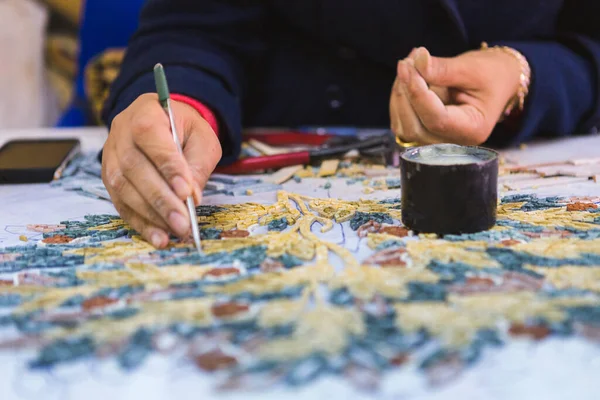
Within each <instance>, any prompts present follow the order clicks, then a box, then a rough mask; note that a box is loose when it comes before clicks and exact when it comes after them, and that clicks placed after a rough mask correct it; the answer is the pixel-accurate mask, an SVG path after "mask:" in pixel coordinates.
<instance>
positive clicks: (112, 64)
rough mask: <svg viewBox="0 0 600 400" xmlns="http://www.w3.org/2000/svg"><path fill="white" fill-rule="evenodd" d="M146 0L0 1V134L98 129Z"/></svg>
mask: <svg viewBox="0 0 600 400" xmlns="http://www.w3.org/2000/svg"><path fill="white" fill-rule="evenodd" d="M144 1H145V0H0V51H1V53H0V54H1V58H0V60H1V62H0V129H3V128H4V129H6V128H35V127H52V126H59V127H72V126H88V125H98V124H100V120H99V113H100V110H101V105H102V103H103V102H104V99H105V98H106V96H107V94H108V88H109V86H110V83H111V82H112V80H113V79H114V78H115V77H116V75H117V72H118V68H119V65H120V62H121V59H122V56H123V52H124V48H125V46H126V45H127V42H128V40H129V38H130V37H131V35H132V34H133V32H134V31H135V29H136V27H137V19H138V15H139V12H140V9H141V7H142V5H143V3H144Z"/></svg>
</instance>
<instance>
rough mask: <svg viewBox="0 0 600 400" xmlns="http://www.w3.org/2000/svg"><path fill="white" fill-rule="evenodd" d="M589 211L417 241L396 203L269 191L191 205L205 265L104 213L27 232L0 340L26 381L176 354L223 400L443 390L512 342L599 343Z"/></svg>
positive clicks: (596, 235) (512, 212) (0, 261)
mask: <svg viewBox="0 0 600 400" xmlns="http://www.w3.org/2000/svg"><path fill="white" fill-rule="evenodd" d="M340 168H341V169H344V168H347V169H350V168H351V166H344V165H340ZM309 172H310V173H312V174H314V173H315V171H314V170H311V171H308V170H307V171H305V174H308V173H309ZM340 173H344V174H348V176H350V177H351V178H350V179H356V180H357V181H359V180H362V181H365V182H366V180H364V179H360V177H356V176H352V174H351V173H350V171H341V172H340V171H338V174H340ZM224 179H225V178H224ZM255 183H256V182H255ZM234 184H236V185H243V184H244V182H234ZM390 184H395V183H394V182H391V183H390V182H388V183H387V185H388V186H389V185H390ZM594 201H595V200H594V199H583V198H582V199H578V198H570V199H568V200H563V199H560V198H537V197H534V196H529V195H527V196H525V195H519V196H511V197H505V198H503V199H502V201H501V204H500V206H499V213H498V223H497V226H496V227H494V228H493V229H491V230H489V231H486V232H481V233H477V234H470V235H448V236H445V237H428V236H414V235H412V233H411V232H410V231H408V229H407V228H405V227H403V226H401V224H400V223H399V221H400V219H401V202H400V199H398V198H391V199H387V200H379V201H373V200H357V201H344V200H337V199H319V198H310V197H307V196H301V195H297V194H294V193H287V192H282V191H281V192H278V194H277V201H276V202H274V203H273V204H256V203H243V204H235V205H221V206H201V207H198V208H197V218H198V221H199V222H200V223H201V226H202V230H201V234H202V238H203V239H204V241H203V248H204V252H203V254H201V255H200V254H198V253H197V252H196V251H194V249H193V247H192V245H191V244H189V243H184V242H179V241H177V240H172V241H171V243H170V244H169V246H168V248H167V249H163V250H156V249H154V248H153V247H152V246H150V245H149V244H148V243H146V242H144V241H143V240H142V239H141V238H140V237H139V236H138V235H137V233H136V232H134V231H132V230H131V229H130V228H129V227H128V226H127V224H126V223H125V222H124V221H122V220H121V219H120V218H118V217H116V216H112V215H92V216H87V217H86V218H84V219H83V220H81V221H56V224H55V225H35V224H32V225H30V229H31V230H33V231H36V232H41V233H43V238H42V240H40V241H39V242H32V241H29V242H27V243H26V244H23V245H22V246H17V247H7V248H2V249H0V274H1V275H0V277H1V279H0V309H2V311H3V314H2V317H0V337H3V336H2V335H1V334H2V333H3V332H4V331H7V332H9V331H10V332H16V333H17V335H19V336H18V337H17V338H15V339H11V340H17V341H18V343H20V344H19V348H20V349H24V350H26V351H30V352H31V354H35V356H33V357H32V358H31V359H30V360H29V364H28V366H27V367H28V368H32V369H40V368H43V369H52V368H55V367H58V366H60V365H62V364H67V363H77V362H79V361H81V360H84V359H85V360H92V361H93V360H95V359H96V358H100V357H104V358H106V357H108V358H113V359H114V360H115V361H116V362H117V363H118V365H119V366H120V368H122V369H123V370H125V371H127V370H134V369H136V368H139V367H140V366H142V365H144V364H145V363H146V361H147V359H148V358H149V356H151V355H152V354H154V353H163V354H168V353H169V351H170V349H172V348H173V346H175V345H176V346H177V347H178V348H181V349H183V350H184V351H181V352H179V353H178V354H180V355H179V356H178V357H183V358H184V361H185V362H188V363H189V364H190V365H192V366H194V367H195V368H197V369H198V373H199V374H216V375H218V376H219V377H221V378H223V377H224V378H225V379H224V380H222V379H216V378H215V381H214V384H215V387H218V388H221V389H222V388H229V389H235V390H246V389H249V388H257V387H259V388H267V387H269V386H272V385H287V386H291V387H303V386H306V385H309V384H310V383H311V382H315V381H316V380H318V379H320V378H321V377H325V376H328V375H336V376H339V377H341V378H342V379H347V380H349V381H351V382H350V383H352V384H354V385H355V387H356V388H357V389H359V390H371V391H374V390H377V388H378V386H379V383H380V380H381V379H382V377H383V376H384V375H385V374H386V373H387V372H388V371H391V370H395V369H402V368H409V367H408V366H411V368H414V367H417V368H419V369H420V370H421V371H422V373H423V374H424V376H425V377H426V378H427V380H428V381H429V382H430V384H431V385H440V384H443V383H446V382H447V381H448V380H450V379H453V378H455V377H456V376H458V375H459V374H460V373H461V372H462V371H464V369H466V368H469V367H470V366H472V365H474V364H476V363H477V361H478V360H479V358H480V357H481V354H482V352H483V351H484V350H485V348H487V347H501V346H503V345H504V344H505V343H507V342H510V341H511V340H532V341H540V340H545V339H546V338H551V337H568V336H572V335H578V336H580V337H583V338H585V339H586V340H590V341H593V342H598V341H600V339H598V338H600V333H598V332H600V286H599V285H598V284H597V282H598V278H599V277H600V272H599V271H600V219H599V217H598V214H597V212H598V211H597V210H598V209H597V208H594V206H597V203H595V202H594ZM593 205H594V206H593ZM32 222H35V221H32ZM257 226H265V227H266V230H261V232H266V233H260V234H255V233H253V232H254V229H253V228H254V227H257ZM331 232H336V235H337V236H336V237H338V238H340V239H339V241H337V242H334V241H329V240H328V239H326V238H327V237H328V236H327V235H328V234H331ZM338 233H339V234H338ZM350 239H352V240H354V243H357V242H361V241H362V242H364V243H363V245H361V246H362V247H361V249H362V248H363V247H364V248H365V250H364V252H362V251H363V250H361V252H362V253H361V254H363V255H364V257H362V256H361V257H358V253H357V251H356V250H352V249H350V248H349V247H347V244H348V243H350V242H351V241H352V240H350ZM15 283H17V284H16V285H15ZM33 337H35V338H36V339H35V341H34V340H32V339H31V338H33ZM13 343H16V342H14V341H11V342H10V343H9V342H3V340H2V339H0V349H6V348H10V347H11V346H13ZM13 348H14V346H13ZM17 351H18V350H17Z"/></svg>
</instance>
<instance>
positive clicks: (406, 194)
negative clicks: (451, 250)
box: [400, 144, 498, 235]
mask: <svg viewBox="0 0 600 400" xmlns="http://www.w3.org/2000/svg"><path fill="white" fill-rule="evenodd" d="M400 169H401V178H402V222H403V223H404V225H405V226H406V227H407V228H409V229H411V230H412V231H414V232H415V233H436V234H438V235H447V234H461V233H476V232H481V231H485V230H488V229H490V228H492V227H493V226H494V225H495V224H496V212H497V207H498V153H497V152H495V151H493V150H489V149H486V148H482V147H476V146H458V145H453V144H434V145H429V146H422V147H416V148H412V149H409V150H407V151H405V152H404V153H403V154H402V156H401V157H400Z"/></svg>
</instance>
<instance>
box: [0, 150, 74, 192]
mask: <svg viewBox="0 0 600 400" xmlns="http://www.w3.org/2000/svg"><path fill="white" fill-rule="evenodd" d="M79 151H80V143H79V140H77V139H34V140H13V141H9V142H7V143H6V144H5V145H4V146H2V148H0V183H2V184H14V183H43V182H50V181H52V180H54V179H57V178H59V177H60V175H61V173H62V170H63V169H64V168H65V166H66V165H67V163H68V162H69V161H70V160H71V159H73V157H75V156H76V155H77V154H78V153H79Z"/></svg>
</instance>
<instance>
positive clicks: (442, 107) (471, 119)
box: [390, 48, 521, 145]
mask: <svg viewBox="0 0 600 400" xmlns="http://www.w3.org/2000/svg"><path fill="white" fill-rule="evenodd" d="M520 73H521V68H520V65H519V62H518V61H517V60H516V59H515V58H514V57H512V56H511V55H510V54H507V53H505V52H502V51H497V50H485V51H480V50H477V51H470V52H467V53H464V54H461V55H459V56H457V57H453V58H438V57H433V56H431V55H430V54H429V52H428V51H427V50H426V49H424V48H419V49H417V50H414V51H413V52H412V53H411V54H410V55H409V57H407V58H406V59H404V60H402V61H400V62H399V63H398V69H397V77H396V81H395V82H394V86H393V89H392V94H391V97H390V119H391V125H392V130H393V131H394V133H395V134H396V135H398V137H399V138H400V139H402V140H403V141H405V142H417V143H419V144H431V143H456V144H463V145H478V144H481V143H483V142H485V141H486V140H487V139H488V137H489V136H490V134H491V133H492V130H493V129H494V127H495V125H496V124H497V123H498V121H499V119H500V117H501V115H502V112H503V111H504V109H505V108H506V106H507V104H508V103H509V102H510V100H511V99H512V98H513V97H514V96H515V94H516V93H517V90H518V87H519V77H520Z"/></svg>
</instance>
